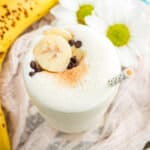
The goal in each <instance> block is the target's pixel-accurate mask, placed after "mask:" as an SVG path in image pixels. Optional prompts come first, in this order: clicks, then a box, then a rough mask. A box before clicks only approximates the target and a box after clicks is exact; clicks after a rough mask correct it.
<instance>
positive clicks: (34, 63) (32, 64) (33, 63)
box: [30, 61, 36, 69]
mask: <svg viewBox="0 0 150 150" xmlns="http://www.w3.org/2000/svg"><path fill="white" fill-rule="evenodd" d="M30 67H31V68H32V69H35V68H36V62H35V61H31V63H30Z"/></svg>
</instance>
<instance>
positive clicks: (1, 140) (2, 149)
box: [0, 106, 11, 150]
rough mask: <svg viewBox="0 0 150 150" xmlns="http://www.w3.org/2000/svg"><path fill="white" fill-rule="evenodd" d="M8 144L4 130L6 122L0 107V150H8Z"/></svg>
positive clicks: (5, 130)
mask: <svg viewBox="0 0 150 150" xmlns="http://www.w3.org/2000/svg"><path fill="white" fill-rule="evenodd" d="M10 149H11V147H10V142H9V137H8V133H7V129H6V122H5V118H4V113H3V111H2V108H1V106H0V150H10Z"/></svg>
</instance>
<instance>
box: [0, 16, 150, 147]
mask: <svg viewBox="0 0 150 150" xmlns="http://www.w3.org/2000/svg"><path fill="white" fill-rule="evenodd" d="M50 21H51V16H50V15H48V16H46V17H45V18H44V19H42V21H40V22H38V23H37V24H35V25H33V26H32V27H31V28H30V29H29V30H28V31H27V32H29V31H30V30H34V29H37V28H39V27H40V26H43V25H44V24H48V23H50ZM33 36H34V32H31V33H28V34H25V35H23V36H22V37H20V38H19V39H18V40H17V41H16V42H15V43H14V45H13V46H12V48H11V49H10V52H9V54H8V57H7V59H6V61H5V63H4V67H3V71H2V73H1V74H0V98H1V99H2V104H3V107H4V108H5V110H6V116H7V122H8V128H9V135H10V138H11V142H12V145H13V150H100V149H102V150H142V149H143V147H144V146H145V144H146V143H147V142H148V141H150V119H149V118H150V60H149V56H150V55H149V54H148V53H145V54H144V53H143V54H142V55H141V56H139V57H138V58H137V59H138V62H139V65H138V67H136V68H134V70H135V74H134V76H133V77H132V78H130V79H128V80H126V81H124V82H123V83H122V84H121V86H120V89H119V92H118V95H117V96H116V98H115V100H114V102H113V103H112V104H111V106H110V107H109V110H108V111H107V118H106V121H105V124H104V127H103V128H96V129H93V130H91V131H88V132H86V133H81V134H64V133H62V132H59V131H57V130H55V129H52V128H51V127H50V126H49V125H48V124H47V122H46V121H45V120H44V119H43V118H42V116H41V115H40V114H39V113H38V110H37V108H36V107H35V106H33V105H32V104H31V103H30V101H29V97H28V94H27V92H26V90H25V87H24V83H23V78H22V59H23V56H24V53H25V51H26V49H25V48H24V45H25V44H27V41H28V40H29V39H30V38H32V37H33Z"/></svg>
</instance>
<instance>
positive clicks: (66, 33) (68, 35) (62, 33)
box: [44, 28, 73, 41]
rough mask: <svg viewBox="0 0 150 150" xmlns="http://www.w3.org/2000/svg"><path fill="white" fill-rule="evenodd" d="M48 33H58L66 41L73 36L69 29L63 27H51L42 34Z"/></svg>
mask: <svg viewBox="0 0 150 150" xmlns="http://www.w3.org/2000/svg"><path fill="white" fill-rule="evenodd" d="M50 34H54V35H60V36H62V37H63V38H65V39H66V40H68V41H69V40H70V39H72V37H73V36H72V34H71V33H70V32H69V31H67V30H65V29H58V28H53V29H51V30H49V31H45V32H44V35H50Z"/></svg>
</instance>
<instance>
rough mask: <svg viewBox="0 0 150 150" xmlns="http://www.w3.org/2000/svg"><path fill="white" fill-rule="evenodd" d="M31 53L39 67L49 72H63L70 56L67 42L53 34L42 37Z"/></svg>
mask: <svg viewBox="0 0 150 150" xmlns="http://www.w3.org/2000/svg"><path fill="white" fill-rule="evenodd" d="M33 53H34V57H35V59H36V61H37V62H38V63H39V65H40V66H41V67H42V68H43V69H45V70H47V71H50V72H63V71H65V70H66V68H67V66H68V64H69V62H70V58H71V56H72V50H71V47H70V45H69V44H68V41H67V40H65V39H64V38H63V37H62V36H59V35H55V34H51V35H47V36H44V37H43V39H42V40H41V41H40V42H39V43H38V44H37V45H36V46H35V48H34V50H33Z"/></svg>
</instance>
